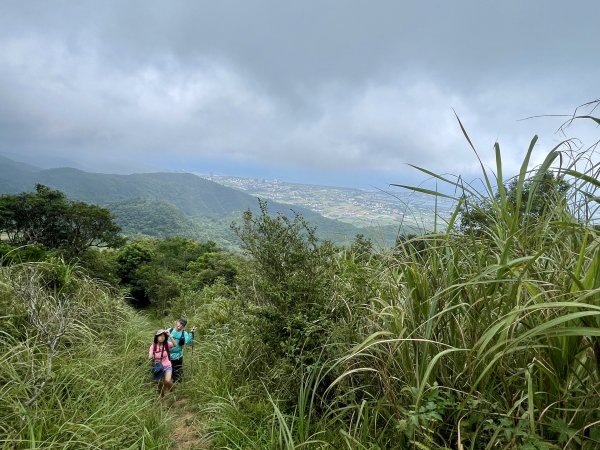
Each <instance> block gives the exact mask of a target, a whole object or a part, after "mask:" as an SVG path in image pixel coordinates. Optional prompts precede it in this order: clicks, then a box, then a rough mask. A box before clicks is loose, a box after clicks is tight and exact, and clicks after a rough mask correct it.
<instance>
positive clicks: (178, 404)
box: [169, 398, 210, 450]
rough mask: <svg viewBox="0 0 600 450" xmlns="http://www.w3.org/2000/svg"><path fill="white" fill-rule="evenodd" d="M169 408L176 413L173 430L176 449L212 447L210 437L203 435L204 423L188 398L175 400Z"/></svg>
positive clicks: (194, 449) (190, 449)
mask: <svg viewBox="0 0 600 450" xmlns="http://www.w3.org/2000/svg"><path fill="white" fill-rule="evenodd" d="M169 409H170V410H171V412H172V413H173V414H174V415H175V429H174V431H173V449H174V450H202V449H209V448H210V439H209V438H208V437H207V436H204V435H203V428H204V427H203V424H202V423H201V422H200V421H199V420H198V418H197V416H196V415H195V414H194V413H193V412H192V411H191V410H190V407H189V405H188V399H187V398H181V399H178V400H177V401H175V402H174V403H173V404H172V405H171V406H170V407H169Z"/></svg>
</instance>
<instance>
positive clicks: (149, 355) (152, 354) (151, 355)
mask: <svg viewBox="0 0 600 450" xmlns="http://www.w3.org/2000/svg"><path fill="white" fill-rule="evenodd" d="M153 347H154V344H150V350H148V358H149V359H151V360H153V359H154V351H153V350H154V349H153Z"/></svg>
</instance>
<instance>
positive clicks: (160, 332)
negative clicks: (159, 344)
mask: <svg viewBox="0 0 600 450" xmlns="http://www.w3.org/2000/svg"><path fill="white" fill-rule="evenodd" d="M166 332H167V330H163V329H162V328H161V329H160V330H158V331H157V332H156V333H154V336H160V335H161V334H164V333H166Z"/></svg>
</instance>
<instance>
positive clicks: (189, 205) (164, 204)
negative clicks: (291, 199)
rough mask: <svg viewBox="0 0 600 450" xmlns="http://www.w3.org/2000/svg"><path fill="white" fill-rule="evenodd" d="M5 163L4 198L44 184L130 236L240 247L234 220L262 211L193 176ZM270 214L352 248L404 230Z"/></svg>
mask: <svg viewBox="0 0 600 450" xmlns="http://www.w3.org/2000/svg"><path fill="white" fill-rule="evenodd" d="M0 158H2V159H0V163H1V164H0V193H16V192H22V191H27V190H31V189H33V187H34V186H35V184H38V183H39V184H43V185H45V186H49V187H51V188H53V189H58V190H60V191H61V192H64V193H65V194H66V195H67V196H68V197H69V198H71V199H74V200H81V201H85V202H90V203H94V204H98V205H102V206H106V207H108V208H109V209H110V210H111V211H113V213H114V214H115V216H116V218H117V221H118V223H119V224H120V225H121V226H122V228H123V231H124V232H125V233H127V234H129V235H137V234H147V235H149V236H155V237H164V236H177V235H182V236H187V237H193V238H195V239H205V240H214V241H217V242H220V243H222V244H223V245H226V246H228V247H236V246H237V244H238V243H237V242H236V239H235V236H234V234H233V233H232V232H231V230H230V225H231V222H232V219H234V218H236V217H239V215H240V213H241V212H243V211H246V210H251V211H255V212H256V211H258V202H257V199H256V197H253V196H251V195H248V194H245V193H244V192H241V191H238V190H236V189H232V188H229V187H226V186H222V185H220V184H218V183H214V182H212V181H209V180H206V179H204V178H200V177H198V176H196V175H192V174H187V173H145V174H132V175H111V174H100V173H90V172H84V171H81V170H78V169H71V168H60V169H46V170H41V169H37V168H35V167H33V166H28V165H26V164H22V163H17V162H14V161H12V160H10V159H7V158H5V157H0ZM153 203H155V204H154V205H153ZM270 210H271V211H272V212H273V213H281V214H285V215H287V216H289V217H292V216H293V211H297V212H298V213H300V214H302V215H303V216H304V217H305V218H306V219H307V220H309V221H310V222H311V223H312V224H314V225H315V226H316V227H317V229H318V230H319V231H318V233H319V236H320V237H321V238H323V239H330V240H332V241H333V242H337V243H349V242H351V241H352V239H353V238H354V236H355V235H356V234H365V235H368V236H370V237H372V238H374V239H375V240H376V241H377V242H378V243H380V244H381V245H391V244H393V242H394V241H395V239H396V236H397V234H398V231H399V226H385V227H372V228H356V227H354V226H352V225H349V224H347V223H343V222H340V221H336V220H332V219H327V218H325V217H323V216H321V215H320V214H317V213H315V212H312V211H311V210H309V209H307V208H305V207H302V206H297V205H294V206H292V205H284V204H280V203H277V202H270ZM150 224H152V225H150Z"/></svg>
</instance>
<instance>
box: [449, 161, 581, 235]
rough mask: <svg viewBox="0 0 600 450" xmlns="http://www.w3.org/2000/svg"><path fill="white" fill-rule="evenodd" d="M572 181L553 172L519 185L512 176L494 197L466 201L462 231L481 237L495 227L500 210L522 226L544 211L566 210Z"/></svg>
mask: <svg viewBox="0 0 600 450" xmlns="http://www.w3.org/2000/svg"><path fill="white" fill-rule="evenodd" d="M568 190H569V184H568V183H567V182H566V181H565V179H564V178H562V177H560V176H559V175H555V174H553V173H552V172H550V171H547V172H543V173H541V174H537V175H536V177H535V179H530V180H526V181H524V182H521V184H519V179H517V178H513V179H512V180H511V181H510V183H509V184H508V187H503V188H502V189H500V190H499V191H498V192H497V193H496V194H495V196H494V197H493V198H491V199H490V198H477V197H475V198H474V199H472V197H474V196H471V199H470V200H467V201H465V202H464V203H463V204H462V206H461V209H460V230H461V231H462V232H463V233H468V234H474V235H478V236H481V235H483V234H485V233H484V232H485V231H486V230H489V229H490V228H493V226H494V224H495V222H496V221H497V220H498V216H499V215H500V214H499V211H502V212H504V213H505V214H508V215H510V216H511V217H517V218H518V219H517V220H518V222H519V224H520V225H521V226H529V225H531V224H533V223H535V222H536V221H538V220H540V219H541V218H542V217H543V216H544V214H548V213H550V212H551V211H554V210H559V211H560V210H564V208H565V207H566V202H567V199H566V195H567V191H568Z"/></svg>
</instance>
